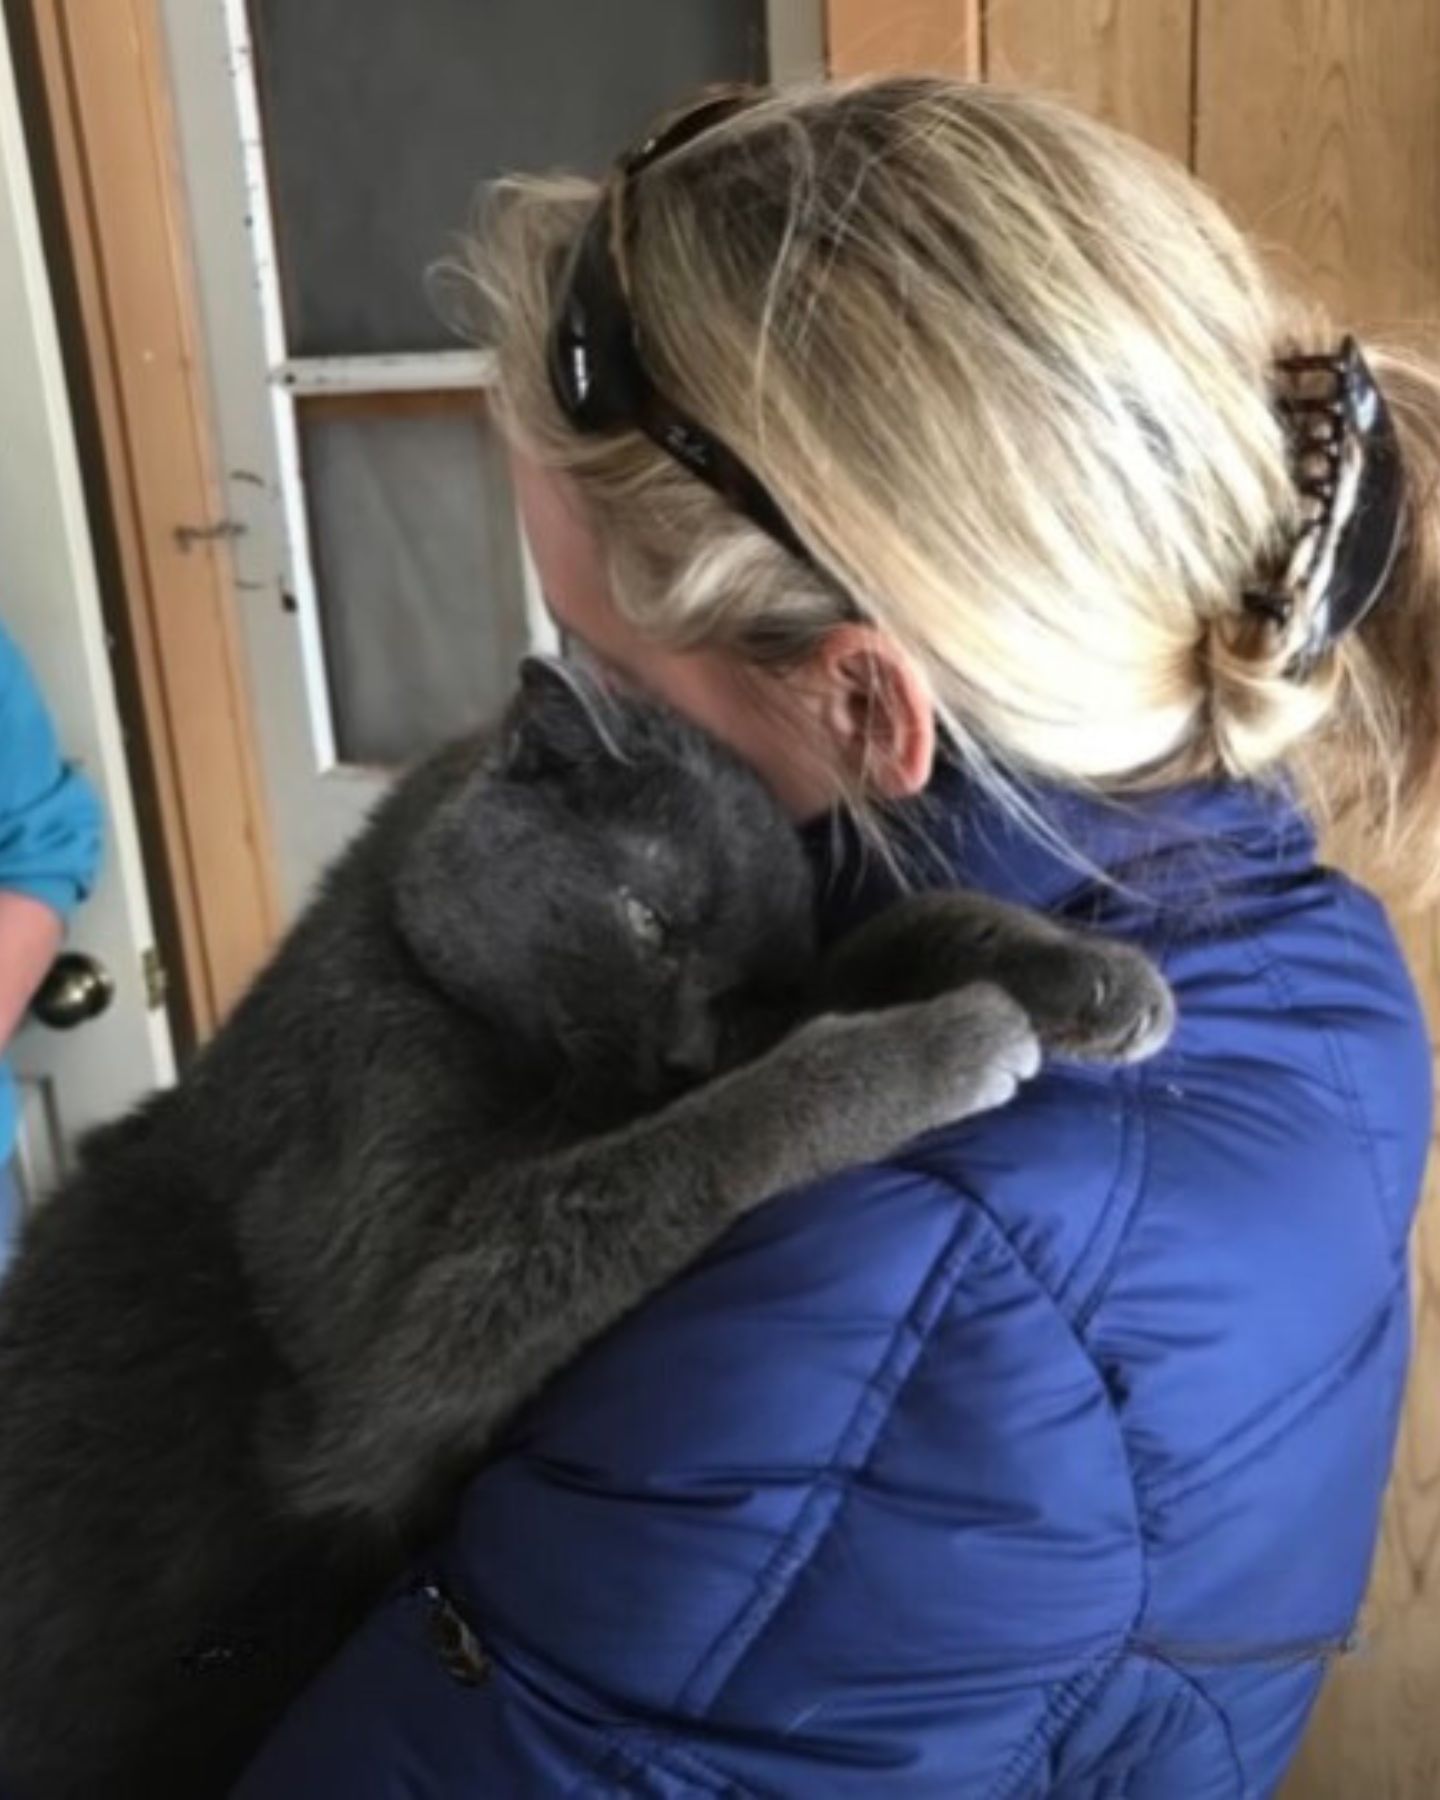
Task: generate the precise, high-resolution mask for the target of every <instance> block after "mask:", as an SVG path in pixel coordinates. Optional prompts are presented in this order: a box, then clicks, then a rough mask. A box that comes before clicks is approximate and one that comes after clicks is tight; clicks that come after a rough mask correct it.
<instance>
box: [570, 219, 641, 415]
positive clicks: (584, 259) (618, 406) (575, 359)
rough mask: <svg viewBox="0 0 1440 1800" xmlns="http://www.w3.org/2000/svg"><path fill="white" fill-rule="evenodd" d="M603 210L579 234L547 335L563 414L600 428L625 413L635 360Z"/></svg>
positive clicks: (626, 310) (606, 220)
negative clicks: (627, 375)
mask: <svg viewBox="0 0 1440 1800" xmlns="http://www.w3.org/2000/svg"><path fill="white" fill-rule="evenodd" d="M608 229H609V221H608V218H607V216H606V214H605V213H604V212H603V211H602V212H600V213H598V214H597V215H596V216H595V218H593V219H592V220H591V221H590V223H589V224H588V225H587V226H586V227H585V230H584V231H583V232H582V233H581V235H580V240H579V242H578V243H577V244H576V246H575V249H574V251H573V253H572V255H571V258H570V264H569V267H568V268H567V270H566V272H565V277H564V281H563V284H562V286H561V290H560V291H561V295H562V298H561V301H560V307H559V310H558V312H557V313H556V315H555V323H554V325H553V327H552V328H551V333H550V380H551V384H552V386H553V387H554V389H555V397H556V398H557V399H558V400H559V402H560V405H561V407H562V408H563V409H564V412H565V415H566V417H567V418H569V419H570V420H572V421H573V423H574V424H576V425H578V426H579V427H580V428H581V429H582V430H584V431H605V430H607V429H609V428H611V427H613V426H615V425H619V424H623V423H624V422H625V420H626V418H627V416H628V411H627V409H628V406H629V402H630V394H629V384H628V383H627V382H626V380H625V371H626V370H627V369H628V368H629V367H630V365H631V363H632V362H633V359H634V351H633V347H632V346H631V343H630V315H629V311H628V309H627V308H626V305H625V300H624V296H623V295H622V294H620V293H619V292H618V289H617V285H616V280H615V275H614V270H613V267H612V265H611V262H610V257H609V254H608V250H607V246H606V233H607V231H608Z"/></svg>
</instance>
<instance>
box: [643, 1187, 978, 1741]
mask: <svg viewBox="0 0 1440 1800" xmlns="http://www.w3.org/2000/svg"><path fill="white" fill-rule="evenodd" d="M892 1166H894V1167H898V1168H900V1169H901V1170H902V1171H903V1172H904V1173H906V1174H908V1175H910V1176H911V1177H912V1179H921V1180H925V1181H934V1180H935V1177H934V1176H933V1175H932V1174H931V1173H930V1172H929V1171H928V1170H926V1171H916V1170H914V1169H912V1168H910V1167H909V1166H908V1165H906V1164H903V1163H900V1164H894V1165H892ZM946 1185H950V1184H946ZM957 1191H958V1190H957ZM967 1197H968V1196H967ZM973 1229H974V1226H973V1219H972V1217H971V1215H970V1214H968V1213H966V1214H962V1216H961V1217H960V1218H959V1219H958V1220H957V1221H956V1224H955V1227H954V1229H953V1231H952V1232H951V1233H950V1235H949V1237H948V1238H947V1239H946V1242H945V1245H944V1247H943V1249H941V1250H940V1251H939V1252H938V1253H937V1254H936V1256H935V1258H934V1260H933V1261H932V1262H931V1264H930V1266H929V1268H928V1269H927V1271H926V1273H925V1275H924V1277H923V1278H922V1279H921V1281H920V1283H919V1286H918V1289H917V1291H916V1293H915V1295H914V1297H913V1299H912V1300H911V1302H910V1305H909V1306H908V1307H907V1308H906V1310H905V1312H904V1314H903V1316H902V1317H901V1318H900V1319H898V1320H897V1321H896V1324H895V1327H894V1330H893V1331H892V1332H891V1334H890V1340H889V1342H888V1344H887V1345H886V1348H885V1351H884V1354H883V1355H882V1356H881V1357H880V1359H879V1361H878V1363H877V1364H876V1366H875V1368H874V1369H873V1370H872V1372H871V1374H870V1376H869V1378H868V1379H867V1380H866V1382H865V1385H864V1388H863V1390H862V1391H861V1393H860V1395H859V1396H858V1397H857V1399H856V1402H855V1406H854V1408H853V1409H852V1411H851V1414H850V1417H849V1419H848V1420H847V1421H846V1423H845V1426H844V1428H843V1429H842V1431H841V1432H840V1434H839V1436H838V1438H837V1440H836V1442H835V1445H834V1447H833V1449H832V1451H831V1453H830V1460H829V1462H828V1463H827V1464H826V1466H825V1468H824V1469H822V1470H820V1471H819V1472H818V1473H817V1474H816V1476H815V1478H814V1481H813V1482H812V1484H811V1488H810V1492H809V1494H808V1495H807V1496H806V1498H805V1500H804V1501H803V1502H802V1504H801V1506H800V1509H799V1511H798V1513H797V1514H796V1517H795V1519H794V1520H793V1522H792V1523H791V1525H790V1528H789V1530H788V1531H786V1533H785V1534H784V1536H783V1538H781V1540H780V1541H779V1542H778V1543H777V1544H776V1546H775V1548H774V1550H773V1551H772V1552H771V1554H770V1556H769V1558H768V1559H767V1561H766V1563H765V1566H764V1568H763V1569H762V1570H761V1571H760V1572H759V1573H758V1574H757V1576H756V1579H755V1582H754V1585H753V1588H752V1592H751V1595H750V1598H749V1599H748V1600H747V1602H746V1603H745V1604H744V1605H743V1606H742V1607H741V1608H740V1610H739V1612H738V1613H737V1614H736V1616H735V1617H734V1618H732V1619H731V1621H730V1623H729V1624H728V1625H726V1626H724V1627H723V1628H722V1629H721V1631H720V1632H719V1633H718V1634H717V1635H716V1637H715V1638H714V1639H713V1641H712V1642H711V1644H710V1645H709V1647H708V1648H707V1649H706V1650H705V1651H704V1652H703V1654H702V1655H701V1656H700V1658H699V1660H698V1661H697V1663H696V1664H695V1667H694V1669H693V1670H692V1671H691V1674H690V1677H689V1679H688V1680H687V1681H686V1683H685V1685H684V1687H683V1688H682V1689H681V1690H680V1693H679V1695H678V1697H677V1701H676V1705H677V1707H678V1708H679V1710H680V1711H682V1712H689V1713H691V1715H692V1716H702V1717H703V1716H704V1715H705V1714H706V1713H708V1712H709V1710H710V1708H711V1707H712V1706H713V1705H714V1702H715V1700H716V1699H717V1697H718V1696H719V1695H720V1694H721V1693H722V1692H723V1691H724V1689H725V1687H726V1685H727V1684H728V1683H729V1682H730V1680H731V1679H732V1678H733V1677H734V1675H735V1673H736V1671H737V1670H738V1669H739V1667H740V1666H741V1664H742V1663H743V1661H744V1659H745V1657H746V1655H747V1654H748V1652H749V1651H750V1650H751V1648H752V1647H753V1646H754V1644H755V1643H756V1642H757V1641H758V1639H759V1638H760V1636H761V1634H762V1633H763V1632H764V1630H765V1628H766V1626H767V1625H768V1624H769V1623H770V1621H771V1620H772V1619H773V1618H774V1616H775V1614H776V1613H777V1612H778V1611H779V1609H780V1607H781V1606H782V1605H783V1603H784V1601H785V1598H786V1596H787V1595H788V1594H789V1593H790V1592H791V1590H792V1589H793V1587H794V1585H795V1582H796V1580H797V1579H798V1577H799V1576H800V1574H801V1572H802V1571H803V1570H804V1569H805V1568H807V1567H808V1566H809V1565H810V1564H811V1563H812V1562H813V1561H814V1558H815V1556H816V1554H817V1553H818V1551H819V1550H820V1548H821V1546H822V1545H823V1544H824V1543H825V1541H826V1539H827V1537H828V1536H829V1533H830V1531H831V1529H832V1528H833V1526H834V1524H835V1521H836V1519H837V1518H838V1517H839V1515H840V1511H841V1505H842V1502H843V1500H844V1496H845V1490H846V1489H847V1488H848V1487H849V1485H850V1483H851V1482H852V1481H853V1479H854V1476H855V1474H856V1473H857V1472H858V1470H859V1469H861V1468H863V1467H865V1466H866V1465H867V1464H868V1463H869V1461H870V1459H871V1457H872V1456H873V1454H874V1451H875V1447H876V1445H877V1444H878V1443H879V1441H880V1439H881V1437H882V1435H883V1434H884V1431H885V1429H886V1427H887V1426H888V1425H889V1423H890V1421H891V1420H892V1419H893V1418H894V1416H895V1409H896V1406H897V1404H898V1402H899V1399H900V1395H901V1394H902V1393H903V1392H904V1389H905V1387H906V1385H907V1384H908V1382H909V1380H910V1378H911V1376H912V1375H913V1374H914V1372H915V1371H916V1370H917V1369H918V1368H919V1366H920V1363H921V1361H922V1360H923V1356H924V1352H925V1349H926V1347H927V1345H928V1343H929V1340H930V1336H931V1333H932V1332H933V1330H934V1328H935V1325H936V1323H937V1321H938V1320H939V1319H941V1318H942V1317H943V1316H944V1314H945V1311H946V1309H947V1306H948V1303H949V1301H950V1299H951V1298H952V1297H953V1295H954V1292H955V1289H956V1288H957V1287H958V1285H959V1283H960V1279H961V1276H962V1274H963V1272H964V1268H965V1265H966V1263H967V1262H968V1261H969V1251H970V1245H969V1242H968V1240H969V1238H970V1235H971V1233H972V1231H973ZM942 1271H943V1273H942ZM922 1320H923V1324H922V1322H921V1321H922ZM912 1338H913V1339H914V1346H915V1348H914V1354H913V1356H912V1357H911V1359H910V1361H909V1364H908V1366H907V1367H905V1368H904V1370H903V1372H901V1373H900V1374H899V1376H898V1379H896V1378H895V1373H896V1370H895V1366H896V1363H897V1361H898V1360H899V1359H900V1357H901V1354H902V1352H903V1350H904V1348H905V1347H906V1345H907V1342H908V1341H909V1340H910V1339H912ZM886 1388H889V1390H890V1391H889V1393H888V1395H885V1389H886ZM882 1396H883V1397H884V1411H883V1413H882V1414H881V1416H880V1417H878V1418H877V1419H876V1420H875V1423H874V1427H873V1430H872V1431H871V1435H870V1441H869V1443H868V1445H866V1446H865V1449H864V1454H863V1457H862V1460H861V1462H859V1463H858V1464H856V1466H855V1467H854V1468H842V1467H841V1463H842V1459H843V1458H844V1457H845V1455H846V1453H847V1451H848V1450H850V1449H852V1448H859V1442H860V1439H861V1435H862V1431H863V1429H864V1426H865V1424H866V1422H867V1416H868V1414H869V1413H870V1411H871V1409H872V1407H874V1406H875V1405H876V1404H877V1403H878V1402H879V1401H880V1400H881V1398H882ZM827 1508H828V1517H820V1518H819V1519H818V1522H817V1515H819V1514H821V1513H822V1512H823V1511H824V1510H825V1509H827ZM812 1524H813V1525H814V1529H813V1531H812V1530H811V1527H812ZM807 1537H808V1539H809V1541H808V1544H806V1543H805V1540H806V1539H807ZM802 1545H804V1546H805V1547H804V1548H802ZM727 1651H731V1652H733V1654H732V1656H731V1658H730V1661H729V1664H728V1666H727V1667H725V1668H724V1670H723V1673H721V1672H718V1670H719V1665H720V1664H721V1663H722V1662H723V1660H724V1657H725V1654H726V1652H727ZM707 1690H708V1691H707ZM702 1695H703V1698H702Z"/></svg>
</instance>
